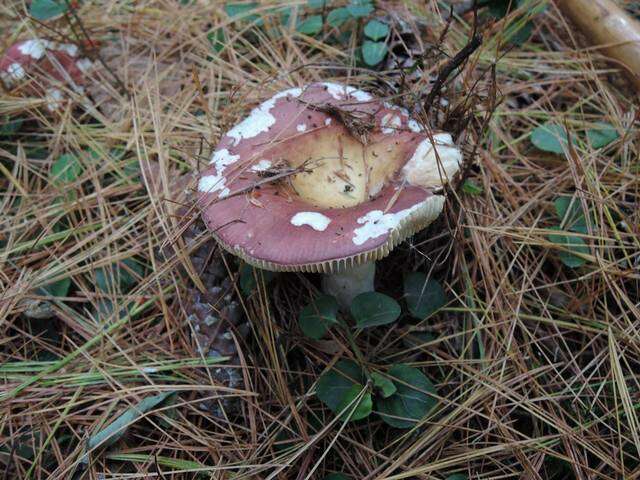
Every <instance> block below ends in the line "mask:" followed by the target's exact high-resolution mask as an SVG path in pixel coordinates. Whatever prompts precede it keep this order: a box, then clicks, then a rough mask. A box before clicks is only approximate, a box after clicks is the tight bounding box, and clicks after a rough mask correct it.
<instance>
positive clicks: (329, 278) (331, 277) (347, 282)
mask: <svg viewBox="0 0 640 480" xmlns="http://www.w3.org/2000/svg"><path fill="white" fill-rule="evenodd" d="M375 273H376V264H375V262H367V263H363V264H361V265H357V266H355V267H351V268H345V269H344V270H341V271H339V272H336V273H327V274H326V275H325V276H324V277H323V278H322V289H323V290H324V292H325V293H327V294H329V295H333V296H334V297H336V299H337V300H338V304H339V305H340V307H342V308H344V309H347V308H349V307H350V306H351V302H352V301H353V299H354V298H355V297H357V296H358V295H360V294H361V293H365V292H372V291H373V278H374V276H375Z"/></svg>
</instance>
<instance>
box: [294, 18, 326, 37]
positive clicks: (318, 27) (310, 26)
mask: <svg viewBox="0 0 640 480" xmlns="http://www.w3.org/2000/svg"><path fill="white" fill-rule="evenodd" d="M298 31H299V32H300V33H303V34H304V35H315V34H317V33H319V32H321V31H322V15H312V16H310V17H308V18H307V19H306V20H304V21H303V22H301V23H300V24H299V25H298Z"/></svg>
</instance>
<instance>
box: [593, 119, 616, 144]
mask: <svg viewBox="0 0 640 480" xmlns="http://www.w3.org/2000/svg"><path fill="white" fill-rule="evenodd" d="M619 137H620V135H619V134H618V131H617V130H616V129H615V128H614V127H613V125H611V124H609V123H604V122H603V123H599V124H598V128H592V129H590V130H587V138H588V139H589V142H591V146H592V147H593V148H602V147H606V146H607V145H609V144H610V143H611V142H613V141H615V140H617V139H618V138H619Z"/></svg>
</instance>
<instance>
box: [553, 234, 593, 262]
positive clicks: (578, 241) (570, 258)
mask: <svg viewBox="0 0 640 480" xmlns="http://www.w3.org/2000/svg"><path fill="white" fill-rule="evenodd" d="M554 230H558V231H562V230H560V228H559V227H557V228H554ZM548 238H549V241H550V242H553V243H555V244H556V245H559V246H560V247H562V248H563V250H562V251H560V253H559V254H558V256H559V257H560V261H561V262H562V263H564V264H565V265H566V266H567V267H569V268H578V267H581V266H582V265H584V264H585V263H587V261H586V260H585V259H584V258H582V257H580V256H579V255H576V254H583V255H588V254H589V247H588V246H587V244H586V243H585V242H584V240H583V239H582V238H580V237H576V236H571V235H564V234H562V233H554V234H551V235H549V236H548ZM567 250H568V251H567Z"/></svg>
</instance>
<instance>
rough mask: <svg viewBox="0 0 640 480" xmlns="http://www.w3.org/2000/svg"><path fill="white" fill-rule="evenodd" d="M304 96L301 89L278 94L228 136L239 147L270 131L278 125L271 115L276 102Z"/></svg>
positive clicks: (262, 104) (258, 107)
mask: <svg viewBox="0 0 640 480" xmlns="http://www.w3.org/2000/svg"><path fill="white" fill-rule="evenodd" d="M301 94H302V89H300V88H290V89H289V90H284V91H283V92H280V93H277V94H276V95H274V96H273V97H271V98H270V99H269V100H267V101H265V102H262V103H261V104H260V105H259V106H257V107H256V108H254V109H253V110H252V111H251V113H250V114H249V116H248V117H247V118H245V119H244V120H243V121H241V122H240V123H239V124H237V125H236V126H235V127H233V128H232V129H231V130H229V131H228V132H227V135H228V136H230V137H231V138H233V140H234V142H233V144H234V145H238V143H240V141H241V140H245V139H247V138H253V137H255V136H257V135H259V134H261V133H262V132H266V131H268V130H269V129H270V128H271V126H272V125H273V124H274V123H276V118H275V117H274V116H273V115H271V109H272V108H273V107H274V106H275V104H276V100H278V99H280V98H283V97H287V96H291V97H294V98H297V97H299V96H300V95H301Z"/></svg>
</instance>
